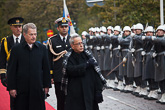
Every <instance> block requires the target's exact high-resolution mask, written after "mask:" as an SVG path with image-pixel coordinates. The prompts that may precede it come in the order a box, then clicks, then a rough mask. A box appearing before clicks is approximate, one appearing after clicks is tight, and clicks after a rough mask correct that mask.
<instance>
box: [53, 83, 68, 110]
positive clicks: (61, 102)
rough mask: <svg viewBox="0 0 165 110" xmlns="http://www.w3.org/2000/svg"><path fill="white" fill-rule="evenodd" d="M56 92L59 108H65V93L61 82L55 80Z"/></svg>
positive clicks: (58, 109)
mask: <svg viewBox="0 0 165 110" xmlns="http://www.w3.org/2000/svg"><path fill="white" fill-rule="evenodd" d="M54 86H55V94H56V97H57V110H64V105H65V94H64V92H63V91H61V82H54Z"/></svg>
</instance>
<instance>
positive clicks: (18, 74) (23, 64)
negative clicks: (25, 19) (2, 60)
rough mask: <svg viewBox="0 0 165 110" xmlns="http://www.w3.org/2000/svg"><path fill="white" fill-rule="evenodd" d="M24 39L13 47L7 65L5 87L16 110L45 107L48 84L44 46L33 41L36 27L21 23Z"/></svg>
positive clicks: (31, 24) (48, 72)
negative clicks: (12, 98)
mask: <svg viewBox="0 0 165 110" xmlns="http://www.w3.org/2000/svg"><path fill="white" fill-rule="evenodd" d="M23 35H24V37H25V40H24V41H23V42H22V43H20V44H18V45H15V46H13V48H12V50H11V56H10V59H9V62H8V68H7V77H8V81H7V84H8V85H7V90H8V91H9V93H10V95H11V96H12V97H14V98H15V108H16V110H45V101H44V99H45V95H46V94H48V92H49V88H50V87H51V79H50V69H49V60H48V53H47V50H46V46H44V45H43V44H41V43H38V42H36V37H37V27H36V26H35V24H33V23H28V24H25V25H24V26H23Z"/></svg>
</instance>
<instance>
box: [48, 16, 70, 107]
mask: <svg viewBox="0 0 165 110" xmlns="http://www.w3.org/2000/svg"><path fill="white" fill-rule="evenodd" d="M68 22H69V19H65V18H63V17H61V18H59V19H57V20H56V21H55V23H56V24H58V27H57V29H58V31H59V34H57V35H54V36H53V37H51V38H50V39H49V43H48V48H49V49H48V50H49V59H50V66H51V73H52V74H53V75H52V76H53V77H52V79H53V80H54V85H55V94H56V97H57V110H64V102H65V100H64V99H65V95H64V92H63V91H62V90H61V80H62V62H63V56H64V54H66V53H67V50H68V49H69V48H70V44H69V39H70V36H69V35H68V29H69V27H68Z"/></svg>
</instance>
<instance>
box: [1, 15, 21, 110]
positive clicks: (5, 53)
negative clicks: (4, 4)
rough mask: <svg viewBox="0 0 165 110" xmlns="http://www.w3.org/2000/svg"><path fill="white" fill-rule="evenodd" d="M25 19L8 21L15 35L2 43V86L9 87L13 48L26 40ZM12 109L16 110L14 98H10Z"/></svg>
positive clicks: (4, 39)
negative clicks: (8, 79) (23, 33)
mask: <svg viewBox="0 0 165 110" xmlns="http://www.w3.org/2000/svg"><path fill="white" fill-rule="evenodd" d="M23 21H24V19H23V18H22V17H14V18H11V19H9V20H8V24H9V25H10V29H11V31H12V33H13V35H11V36H9V37H4V38H3V39H2V41H1V51H0V75H1V82H2V84H3V85H4V86H5V87H7V82H6V81H7V79H6V69H7V66H6V65H7V62H8V60H9V57H10V51H11V48H12V47H13V46H14V45H15V44H17V43H20V42H22V41H23V40H24V37H23V35H22V25H23ZM10 108H11V110H15V108H14V98H13V97H11V96H10Z"/></svg>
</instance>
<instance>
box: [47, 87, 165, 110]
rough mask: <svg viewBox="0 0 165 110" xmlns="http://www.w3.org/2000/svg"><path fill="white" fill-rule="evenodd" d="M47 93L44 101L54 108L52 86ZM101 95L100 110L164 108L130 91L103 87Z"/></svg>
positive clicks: (164, 106) (164, 109)
mask: <svg viewBox="0 0 165 110" xmlns="http://www.w3.org/2000/svg"><path fill="white" fill-rule="evenodd" d="M52 86H53V87H54V85H52ZM49 93H50V95H51V96H50V97H49V98H48V99H46V101H47V102H48V103H49V104H50V105H52V106H53V107H54V108H55V109H56V106H57V104H56V97H55V94H54V88H51V89H50V92H49ZM103 96H104V102H103V103H101V104H99V107H100V110H165V105H161V104H158V103H156V101H148V100H145V99H143V98H139V97H136V96H133V95H132V94H130V93H122V92H119V91H113V90H112V89H105V90H104V92H103Z"/></svg>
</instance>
